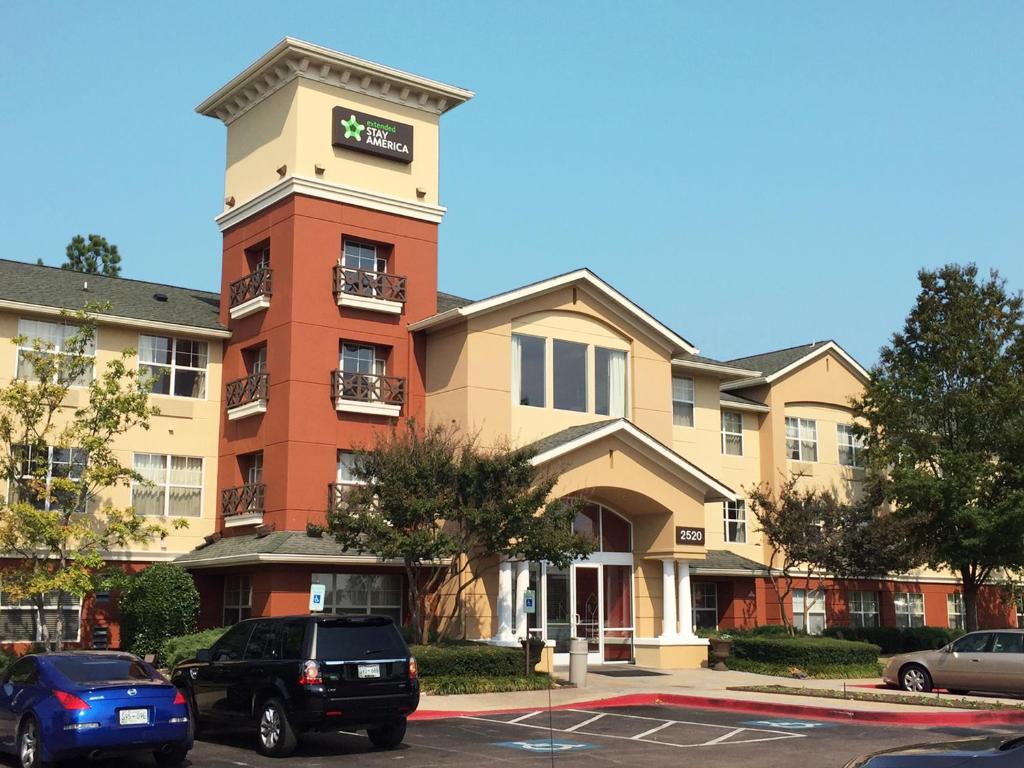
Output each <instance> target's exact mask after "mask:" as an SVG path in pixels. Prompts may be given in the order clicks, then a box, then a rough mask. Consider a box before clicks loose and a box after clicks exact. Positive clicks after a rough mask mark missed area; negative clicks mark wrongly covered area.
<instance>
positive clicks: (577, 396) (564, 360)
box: [551, 339, 587, 413]
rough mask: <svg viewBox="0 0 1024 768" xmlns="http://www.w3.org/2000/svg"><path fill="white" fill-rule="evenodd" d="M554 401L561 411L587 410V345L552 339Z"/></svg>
mask: <svg viewBox="0 0 1024 768" xmlns="http://www.w3.org/2000/svg"><path fill="white" fill-rule="evenodd" d="M551 378H552V382H553V386H552V394H553V397H552V402H553V405H554V407H555V408H557V409H558V410H561V411H579V412H581V413H585V412H586V410H587V345H586V344H580V343H579V342H575V341H562V340H561V339H552V342H551Z"/></svg>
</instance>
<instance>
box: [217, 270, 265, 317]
mask: <svg viewBox="0 0 1024 768" xmlns="http://www.w3.org/2000/svg"><path fill="white" fill-rule="evenodd" d="M271 272H272V270H271V269H270V267H260V268H259V269H257V270H255V271H253V272H250V273H249V274H248V275H246V276H245V277H243V278H241V279H240V280H235V281H234V282H233V283H231V285H230V286H229V288H228V307H229V308H228V314H230V315H231V319H232V320H237V319H239V318H241V317H248V316H249V315H252V314H255V313H256V312H262V311H263V310H265V309H268V308H269V307H270V276H271Z"/></svg>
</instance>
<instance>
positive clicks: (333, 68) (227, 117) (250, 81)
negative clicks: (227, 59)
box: [196, 37, 474, 125]
mask: <svg viewBox="0 0 1024 768" xmlns="http://www.w3.org/2000/svg"><path fill="white" fill-rule="evenodd" d="M296 78H305V79H308V80H315V81H317V82H321V83H327V84H328V85H333V86H335V87H337V88H342V89H344V90H347V91H352V92H354V93H362V94H366V95H369V96H373V97H375V98H378V99H383V100H384V101H390V102H393V103H395V104H401V105H402V106H406V107H410V108H412V109H418V110H421V111H423V112H429V113H431V114H434V115H440V114H442V113H444V112H447V111H448V110H449V109H452V108H453V107H457V106H458V105H459V104H462V103H463V102H465V101H469V100H470V99H471V98H473V95H474V94H473V92H472V91H468V90H466V89H464V88H458V87H456V86H454V85H447V84H445V83H441V82H438V81H437V80H430V79H428V78H426V77H420V76H419V75H414V74H411V73H409V72H403V71H402V70H400V69H393V68H392V67H386V66H384V65H383V64H377V63H375V62H372V61H367V60H366V59H360V58H357V57H355V56H350V55H349V54H347V53H342V52H340V51H335V50H332V49H330V48H324V47H323V46H320V45H314V44H313V43H307V42H305V41H304V40H297V39H295V38H293V37H286V38H284V39H283V40H282V41H281V42H279V43H278V44H277V45H275V46H274V47H273V48H271V49H270V50H269V51H267V52H266V53H265V54H263V55H262V56H260V58H258V59H257V60H256V61H254V62H253V63H252V64H250V65H249V66H248V67H246V68H245V69H244V70H242V72H240V73H239V74H238V75H236V76H235V77H233V78H232V79H231V80H230V81H229V82H228V83H226V84H225V85H223V86H221V87H220V88H218V89H217V91H216V92H215V93H213V94H212V95H211V96H210V97H209V98H207V99H206V100H205V101H203V103H202V104H200V105H199V106H198V107H196V112H198V113H199V114H201V115H206V116H207V117H215V118H217V119H218V120H221V121H222V122H223V123H224V124H225V125H230V124H231V122H232V121H234V120H236V119H237V118H238V117H240V116H241V115H244V114H245V113H246V112H248V111H249V110H250V109H252V108H253V107H254V106H255V105H256V104H259V103H260V102H261V101H263V100H264V99H266V98H267V97H268V96H270V95H271V94H272V93H274V92H275V91H277V90H280V89H281V88H283V87H284V86H285V85H287V84H288V83H290V82H291V81H292V80H295V79H296Z"/></svg>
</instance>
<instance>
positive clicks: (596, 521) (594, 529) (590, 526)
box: [572, 502, 633, 552]
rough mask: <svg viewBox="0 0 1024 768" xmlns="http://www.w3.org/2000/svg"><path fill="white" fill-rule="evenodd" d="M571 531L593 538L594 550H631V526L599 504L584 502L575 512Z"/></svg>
mask: <svg viewBox="0 0 1024 768" xmlns="http://www.w3.org/2000/svg"><path fill="white" fill-rule="evenodd" d="M572 532H573V533H578V534H581V535H583V536H588V537H590V538H591V539H593V540H594V551H595V552H632V551H633V526H632V525H630V523H629V521H628V520H626V518H624V517H622V516H621V515H619V514H617V513H615V512H613V511H612V510H610V509H608V507H605V506H602V505H601V504H594V503H590V502H588V503H586V504H584V505H583V506H582V507H581V508H580V510H579V511H578V512H577V513H576V519H575V520H574V521H573V524H572Z"/></svg>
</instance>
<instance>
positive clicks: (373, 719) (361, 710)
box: [291, 688, 420, 730]
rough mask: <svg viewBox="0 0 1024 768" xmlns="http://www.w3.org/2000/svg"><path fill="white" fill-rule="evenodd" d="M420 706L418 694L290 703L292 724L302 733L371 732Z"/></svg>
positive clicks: (321, 697)
mask: <svg viewBox="0 0 1024 768" xmlns="http://www.w3.org/2000/svg"><path fill="white" fill-rule="evenodd" d="M419 704H420V692H419V689H418V688H417V689H416V690H414V691H407V692H403V693H397V694H390V695H387V696H379V695H378V696H358V697H339V698H333V697H330V696H328V695H326V694H324V695H316V694H307V695H306V696H305V697H303V699H302V700H301V701H296V702H293V709H292V713H291V715H292V723H293V724H294V725H295V726H296V727H297V728H300V729H302V730H333V729H337V728H342V727H346V728H372V727H374V726H378V725H382V724H384V723H390V722H394V721H396V720H401V719H402V718H405V717H408V716H409V715H411V714H412V713H413V712H415V711H416V708H417V707H418V706H419Z"/></svg>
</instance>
